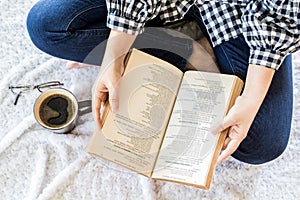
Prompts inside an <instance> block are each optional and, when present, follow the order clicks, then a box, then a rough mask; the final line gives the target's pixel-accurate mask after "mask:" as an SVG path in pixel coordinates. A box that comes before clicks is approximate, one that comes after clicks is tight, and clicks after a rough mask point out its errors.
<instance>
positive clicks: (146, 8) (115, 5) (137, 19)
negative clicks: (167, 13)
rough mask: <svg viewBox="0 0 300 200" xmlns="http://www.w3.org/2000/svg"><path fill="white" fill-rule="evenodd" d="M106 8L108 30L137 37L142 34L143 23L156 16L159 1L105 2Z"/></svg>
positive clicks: (127, 0)
mask: <svg viewBox="0 0 300 200" xmlns="http://www.w3.org/2000/svg"><path fill="white" fill-rule="evenodd" d="M106 6H107V10H108V15H107V26H108V27H109V28H111V29H112V30H117V31H122V32H125V33H128V34H132V35H138V34H140V33H142V32H143V28H144V24H145V22H146V21H147V20H149V19H151V18H153V17H155V16H156V15H157V14H158V12H159V9H160V6H161V1H157V0H106Z"/></svg>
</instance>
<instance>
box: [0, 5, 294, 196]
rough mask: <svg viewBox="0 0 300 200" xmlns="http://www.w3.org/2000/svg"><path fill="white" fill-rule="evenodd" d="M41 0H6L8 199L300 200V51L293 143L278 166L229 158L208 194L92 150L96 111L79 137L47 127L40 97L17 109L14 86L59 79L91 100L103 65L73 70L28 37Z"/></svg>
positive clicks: (3, 189)
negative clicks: (37, 109) (36, 112)
mask: <svg viewBox="0 0 300 200" xmlns="http://www.w3.org/2000/svg"><path fill="white" fill-rule="evenodd" d="M35 1H36V0H29V1H12V0H7V1H1V2H0V9H1V13H0V81H1V84H0V127H1V131H0V199H3V200H13V199H18V200H19V199H30V200H31V199H41V200H45V199H75V200H77V199H90V200H92V199H146V200H147V199H149V200H154V199H170V200H171V199H172V200H173V199H230V200H234V199H251V200H252V199H253V200H254V199H255V200H256V199H287V200H290V199H299V198H300V190H299V185H300V174H299V163H300V145H299V144H300V101H299V98H300V91H299V89H300V52H298V53H297V54H294V55H293V56H294V57H293V58H294V84H295V86H294V87H295V90H294V97H295V104H294V117H293V119H294V120H293V125H292V133H291V138H290V143H289V146H288V148H287V149H286V151H285V152H284V154H283V155H282V156H280V157H279V158H278V159H276V160H275V161H272V162H270V163H267V164H265V165H261V166H252V165H247V164H244V163H241V162H238V161H236V160H234V159H233V158H230V159H228V160H227V161H225V162H224V163H222V164H220V165H218V166H217V168H216V171H215V175H214V178H213V183H212V187H211V189H210V190H209V191H204V190H201V189H197V188H194V187H188V186H184V185H180V184H175V183H169V182H162V181H153V180H151V179H148V178H146V177H143V176H141V175H138V174H136V173H134V172H131V171H128V170H126V169H124V168H122V167H119V166H116V165H114V164H112V163H109V162H107V161H104V160H102V159H100V158H95V157H92V156H90V155H89V154H87V153H86V147H87V144H88V142H89V139H90V137H91V135H92V132H93V130H94V128H95V124H94V122H93V118H92V115H91V114H87V115H85V116H83V117H81V118H80V119H79V123H78V126H77V128H76V130H75V131H74V133H75V134H69V135H57V134H52V133H50V132H49V131H46V130H45V129H43V128H41V127H40V126H39V125H37V123H36V122H35V120H34V117H33V114H32V108H33V104H34V100H35V99H36V97H37V96H38V95H39V92H37V91H34V92H32V93H30V95H26V96H25V95H24V96H22V97H21V98H20V99H19V102H18V105H16V106H14V105H13V101H14V99H15V96H14V95H13V94H11V93H10V91H9V90H8V86H9V85H10V84H27V83H28V84H36V83H43V82H45V81H50V80H59V81H62V82H63V83H64V84H65V87H66V88H68V89H70V90H71V91H73V92H74V93H75V95H76V96H77V98H78V99H79V100H84V99H90V98H91V96H90V88H91V86H92V83H93V81H94V79H95V75H96V74H97V69H95V68H92V67H91V68H85V69H73V70H70V71H67V70H65V64H66V61H65V60H61V59H57V58H53V57H50V56H48V55H46V54H44V53H42V52H41V51H39V50H38V49H36V48H35V47H34V46H33V44H32V43H31V41H30V40H29V37H28V34H27V32H26V27H25V20H26V15H27V13H28V11H29V9H30V7H31V6H32V5H33V3H34V2H35Z"/></svg>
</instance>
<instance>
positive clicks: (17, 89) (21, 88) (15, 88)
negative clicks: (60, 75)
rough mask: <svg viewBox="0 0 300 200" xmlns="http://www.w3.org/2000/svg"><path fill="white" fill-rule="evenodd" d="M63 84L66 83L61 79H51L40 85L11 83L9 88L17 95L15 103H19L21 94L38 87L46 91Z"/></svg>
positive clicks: (41, 90) (39, 89)
mask: <svg viewBox="0 0 300 200" xmlns="http://www.w3.org/2000/svg"><path fill="white" fill-rule="evenodd" d="M62 85H64V84H63V83H61V82H59V81H50V82H47V83H42V84H39V85H14V86H13V85H10V86H9V87H8V89H10V91H11V92H12V93H14V94H16V95H17V96H16V99H15V101H14V105H17V103H18V100H19V98H20V96H21V95H23V94H24V93H28V92H30V91H32V90H34V89H37V90H38V91H40V92H44V91H45V90H47V89H50V88H56V87H59V86H62Z"/></svg>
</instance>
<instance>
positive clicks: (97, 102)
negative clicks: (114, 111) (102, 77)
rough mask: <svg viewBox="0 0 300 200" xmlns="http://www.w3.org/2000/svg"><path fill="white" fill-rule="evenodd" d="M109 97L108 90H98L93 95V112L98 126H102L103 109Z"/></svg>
mask: <svg viewBox="0 0 300 200" xmlns="http://www.w3.org/2000/svg"><path fill="white" fill-rule="evenodd" d="M106 98H107V93H106V92H101V91H96V92H95V94H94V95H93V113H94V119H95V121H96V123H97V126H98V128H102V121H101V110H102V108H103V105H104V102H105V100H106Z"/></svg>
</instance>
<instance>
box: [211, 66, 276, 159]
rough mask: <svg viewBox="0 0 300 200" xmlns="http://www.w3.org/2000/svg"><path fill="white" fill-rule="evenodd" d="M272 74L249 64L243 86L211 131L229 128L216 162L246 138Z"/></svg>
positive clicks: (271, 70) (265, 69) (226, 156)
mask: <svg viewBox="0 0 300 200" xmlns="http://www.w3.org/2000/svg"><path fill="white" fill-rule="evenodd" d="M273 75H274V70H273V69H270V68H266V67H263V66H258V65H249V68H248V72H247V78H246V83H245V88H244V91H243V93H242V95H241V96H239V97H238V98H237V99H236V101H235V104H234V105H233V107H232V108H231V109H230V110H229V112H228V114H227V115H226V116H225V118H224V119H223V121H222V122H221V123H220V124H218V125H216V126H215V128H213V129H212V133H218V132H221V131H223V130H225V129H227V128H229V132H228V136H227V138H226V139H225V142H224V145H223V149H224V151H223V152H222V153H221V155H220V156H219V158H218V162H219V163H220V162H222V161H224V160H225V159H226V158H228V157H229V156H230V155H231V154H233V153H234V152H235V151H236V149H237V148H238V146H239V145H240V143H241V142H242V141H243V140H244V139H245V138H246V136H247V133H248V131H249V128H250V126H251V124H252V122H253V120H254V118H255V116H256V114H257V112H258V110H259V108H260V106H261V104H262V102H263V100H264V98H265V96H266V94H267V91H268V89H269V86H270V84H271V81H272V78H273Z"/></svg>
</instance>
